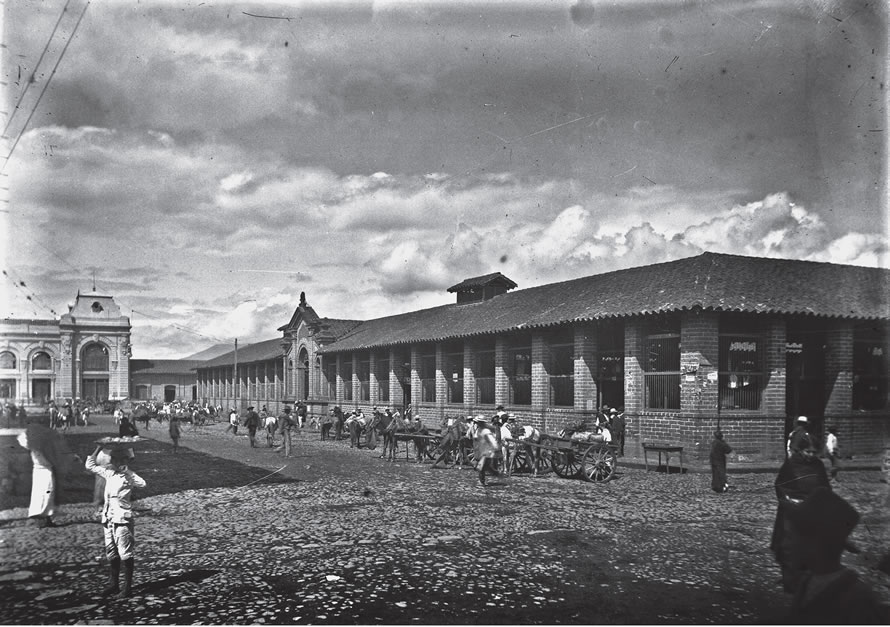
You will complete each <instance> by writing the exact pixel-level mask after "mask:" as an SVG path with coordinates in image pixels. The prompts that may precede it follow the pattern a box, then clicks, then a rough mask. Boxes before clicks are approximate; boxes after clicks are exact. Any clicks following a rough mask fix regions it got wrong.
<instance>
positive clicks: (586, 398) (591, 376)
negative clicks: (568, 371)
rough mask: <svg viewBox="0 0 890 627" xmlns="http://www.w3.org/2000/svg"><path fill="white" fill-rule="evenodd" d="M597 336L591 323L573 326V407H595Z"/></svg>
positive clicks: (588, 408)
mask: <svg viewBox="0 0 890 627" xmlns="http://www.w3.org/2000/svg"><path fill="white" fill-rule="evenodd" d="M596 358H597V337H596V327H595V326H593V325H576V326H575V407H576V408H582V409H586V410H591V409H596V397H597V389H596Z"/></svg>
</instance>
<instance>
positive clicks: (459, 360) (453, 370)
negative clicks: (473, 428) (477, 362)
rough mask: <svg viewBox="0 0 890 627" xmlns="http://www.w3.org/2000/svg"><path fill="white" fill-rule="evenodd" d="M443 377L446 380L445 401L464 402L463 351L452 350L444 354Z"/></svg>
mask: <svg viewBox="0 0 890 627" xmlns="http://www.w3.org/2000/svg"><path fill="white" fill-rule="evenodd" d="M444 371H445V372H444V374H445V379H446V382H447V389H448V399H447V402H449V403H454V404H460V403H463V402H464V353H463V351H462V350H461V351H452V352H449V353H446V354H445V368H444Z"/></svg>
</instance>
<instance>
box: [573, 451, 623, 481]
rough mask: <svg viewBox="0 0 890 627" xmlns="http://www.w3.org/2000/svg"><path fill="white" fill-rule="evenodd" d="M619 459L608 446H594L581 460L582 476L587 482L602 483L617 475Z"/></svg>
mask: <svg viewBox="0 0 890 627" xmlns="http://www.w3.org/2000/svg"><path fill="white" fill-rule="evenodd" d="M617 465H618V457H617V456H616V455H615V451H613V450H612V449H611V448H610V447H608V446H600V445H596V444H594V445H593V446H591V447H590V448H588V449H587V451H585V453H584V457H583V458H582V460H581V466H582V468H581V476H582V477H583V478H584V479H585V480H587V481H594V482H597V483H602V482H603V481H608V480H609V479H611V478H612V475H614V474H615V467H616V466H617Z"/></svg>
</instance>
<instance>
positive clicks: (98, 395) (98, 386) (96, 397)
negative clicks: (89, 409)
mask: <svg viewBox="0 0 890 627" xmlns="http://www.w3.org/2000/svg"><path fill="white" fill-rule="evenodd" d="M82 383H83V386H82V388H81V398H83V399H90V400H91V401H93V402H101V401H107V400H108V379H83V381H82Z"/></svg>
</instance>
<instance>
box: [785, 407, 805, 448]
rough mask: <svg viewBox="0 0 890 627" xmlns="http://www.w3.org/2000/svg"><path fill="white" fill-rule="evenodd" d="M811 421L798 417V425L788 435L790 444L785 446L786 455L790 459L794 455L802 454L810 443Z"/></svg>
mask: <svg viewBox="0 0 890 627" xmlns="http://www.w3.org/2000/svg"><path fill="white" fill-rule="evenodd" d="M808 424H809V419H808V418H807V417H806V416H798V417H797V424H796V425H795V426H794V429H792V431H791V433H789V434H788V442H787V443H786V444H785V453H786V455H787V456H788V457H790V456H791V454H792V453H800V452H801V451H803V450H804V449H805V448H806V447H807V445H808V444H809V443H810V434H809V432H808V431H807V426H808Z"/></svg>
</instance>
